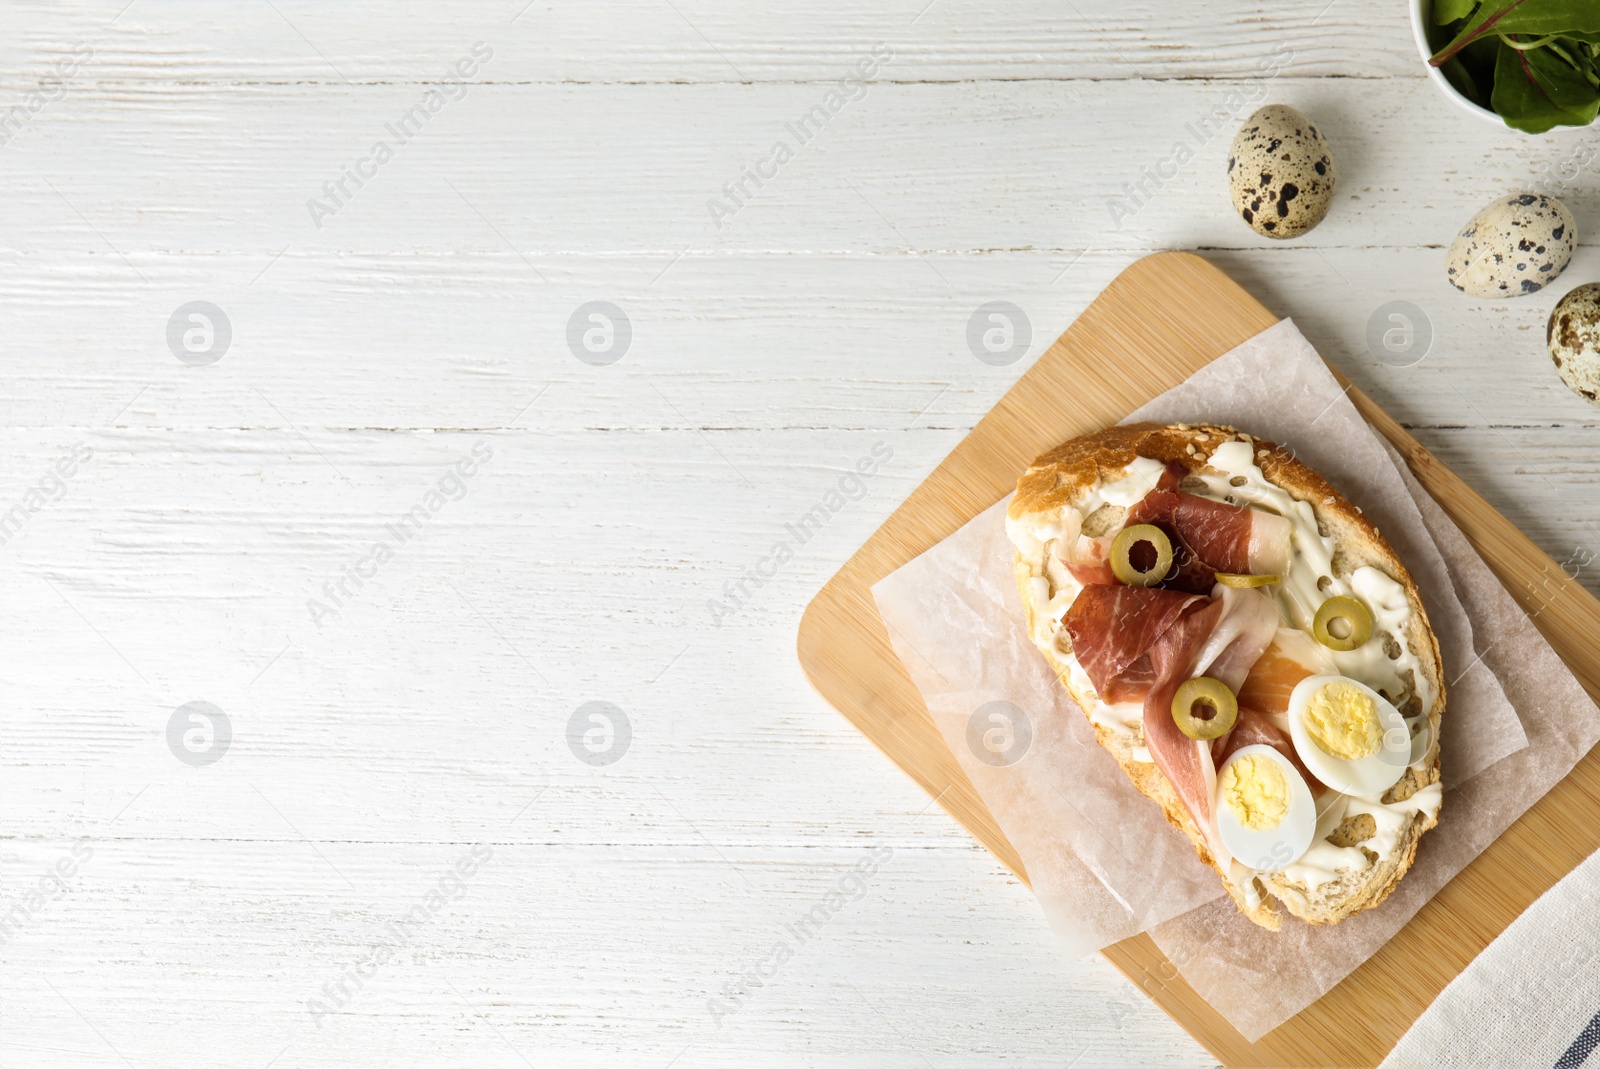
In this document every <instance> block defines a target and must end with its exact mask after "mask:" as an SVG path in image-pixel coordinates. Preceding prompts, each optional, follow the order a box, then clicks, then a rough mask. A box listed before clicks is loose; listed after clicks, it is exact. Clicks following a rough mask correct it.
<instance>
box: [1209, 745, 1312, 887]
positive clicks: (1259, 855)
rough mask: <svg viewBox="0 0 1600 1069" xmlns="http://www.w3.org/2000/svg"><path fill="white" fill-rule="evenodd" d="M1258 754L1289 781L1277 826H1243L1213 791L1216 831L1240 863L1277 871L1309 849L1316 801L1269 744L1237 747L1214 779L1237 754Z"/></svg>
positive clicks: (1219, 793) (1301, 777) (1298, 776)
mask: <svg viewBox="0 0 1600 1069" xmlns="http://www.w3.org/2000/svg"><path fill="white" fill-rule="evenodd" d="M1250 754H1262V755H1264V756H1265V757H1267V758H1270V759H1271V760H1272V761H1273V763H1275V764H1276V765H1277V766H1278V770H1279V771H1280V772H1282V773H1283V778H1284V780H1285V781H1286V782H1287V783H1288V784H1289V808H1288V810H1287V811H1286V812H1285V813H1284V814H1283V819H1282V820H1280V821H1279V822H1278V825H1277V827H1275V828H1268V829H1266V830H1265V831H1257V830H1255V829H1254V828H1247V827H1245V826H1244V825H1243V824H1241V823H1240V822H1239V818H1238V817H1236V816H1234V815H1233V810H1231V809H1229V808H1228V807H1227V806H1226V805H1224V804H1223V803H1222V793H1221V791H1220V790H1219V791H1218V792H1217V799H1216V804H1215V806H1214V808H1215V810H1216V814H1217V834H1218V835H1220V836H1221V838H1222V845H1223V846H1226V847H1227V848H1228V852H1229V853H1231V854H1232V855H1233V856H1234V857H1236V858H1238V859H1239V861H1240V862H1242V863H1243V864H1245V865H1248V866H1250V867H1251V868H1253V869H1257V870H1259V871H1261V872H1277V871H1278V870H1279V869H1282V868H1285V867H1287V866H1289V865H1292V864H1294V863H1295V862H1296V861H1298V860H1300V857H1301V856H1302V855H1303V854H1304V853H1305V852H1306V851H1307V850H1309V849H1311V841H1312V839H1313V838H1314V836H1315V834H1316V830H1317V803H1316V800H1315V799H1313V798H1312V797H1311V788H1310V787H1309V786H1307V785H1306V781H1305V777H1304V776H1302V775H1300V771H1299V770H1298V769H1296V768H1295V767H1294V765H1292V764H1290V763H1289V759H1288V758H1287V757H1284V756H1283V755H1282V754H1281V753H1279V752H1278V751H1277V750H1274V749H1273V748H1272V747H1270V746H1241V747H1240V748H1239V749H1238V750H1237V751H1235V752H1234V753H1233V754H1232V755H1231V756H1230V757H1229V758H1228V759H1227V760H1226V761H1224V762H1223V763H1222V768H1219V769H1217V779H1218V782H1220V781H1221V778H1222V771H1223V769H1226V768H1227V767H1228V766H1229V765H1231V764H1233V763H1234V762H1235V761H1237V760H1239V758H1241V757H1246V756H1249V755H1250Z"/></svg>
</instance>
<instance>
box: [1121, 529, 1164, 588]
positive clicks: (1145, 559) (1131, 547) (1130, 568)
mask: <svg viewBox="0 0 1600 1069" xmlns="http://www.w3.org/2000/svg"><path fill="white" fill-rule="evenodd" d="M1141 564H1146V565H1147V566H1146V567H1143V568H1141V567H1139V565H1141ZM1171 569H1172V540H1171V539H1170V538H1168V537H1167V535H1166V532H1165V531H1163V530H1162V529H1161V528H1159V527H1157V526H1155V525H1154V524H1149V523H1136V524H1134V525H1133V526H1132V527H1124V528H1123V529H1122V530H1120V531H1118V532H1117V537H1115V538H1113V539H1112V540H1111V574H1112V575H1114V576H1116V577H1117V579H1118V581H1120V582H1123V583H1127V584H1128V585H1129V586H1155V585H1156V584H1157V583H1159V582H1161V580H1163V579H1165V578H1166V577H1167V572H1169V571H1170V570H1171Z"/></svg>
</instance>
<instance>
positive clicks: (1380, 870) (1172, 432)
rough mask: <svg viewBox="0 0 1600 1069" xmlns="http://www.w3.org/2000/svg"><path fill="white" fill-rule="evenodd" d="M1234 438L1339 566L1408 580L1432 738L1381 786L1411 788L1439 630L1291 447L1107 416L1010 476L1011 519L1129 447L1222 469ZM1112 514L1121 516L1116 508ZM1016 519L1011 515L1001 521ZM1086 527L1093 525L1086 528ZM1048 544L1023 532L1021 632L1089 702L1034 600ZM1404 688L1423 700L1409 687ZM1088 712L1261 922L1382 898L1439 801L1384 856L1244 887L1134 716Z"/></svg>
mask: <svg viewBox="0 0 1600 1069" xmlns="http://www.w3.org/2000/svg"><path fill="white" fill-rule="evenodd" d="M1230 440H1233V441H1238V440H1245V441H1249V442H1250V443H1251V446H1252V449H1253V451H1254V453H1255V463H1256V465H1257V466H1258V467H1259V468H1260V469H1261V471H1262V473H1263V474H1264V475H1265V476H1266V478H1267V480H1268V481H1269V482H1271V483H1273V484H1275V485H1276V486H1278V487H1281V488H1282V489H1283V490H1286V491H1287V492H1288V493H1289V494H1290V496H1292V497H1293V498H1295V499H1296V500H1299V501H1304V502H1307V503H1308V504H1310V506H1311V508H1312V509H1313V511H1314V513H1315V516H1316V519H1317V522H1318V525H1319V527H1320V528H1321V529H1322V533H1323V534H1324V535H1325V536H1331V537H1332V538H1333V539H1334V540H1335V544H1336V550H1335V553H1334V558H1333V567H1334V572H1335V574H1336V575H1338V576H1341V577H1343V576H1348V575H1350V574H1351V573H1352V572H1354V571H1355V570H1356V569H1357V568H1360V567H1363V566H1372V567H1375V568H1377V569H1378V570H1380V571H1382V572H1384V573H1386V574H1387V575H1388V576H1389V577H1390V578H1391V579H1393V580H1395V581H1396V582H1397V583H1399V584H1400V585H1401V586H1402V587H1403V588H1404V590H1405V595H1406V598H1407V600H1408V601H1409V603H1410V606H1411V614H1410V617H1409V620H1408V621H1407V626H1406V627H1405V628H1404V634H1400V635H1395V636H1393V638H1394V640H1395V641H1398V642H1403V643H1404V644H1405V646H1406V648H1407V649H1409V650H1410V651H1411V652H1412V654H1413V655H1414V656H1415V657H1416V659H1417V663H1418V666H1419V667H1420V670H1421V672H1422V673H1423V674H1424V675H1425V676H1426V679H1427V684H1428V689H1429V690H1431V691H1432V693H1433V694H1435V695H1436V697H1435V698H1434V700H1433V704H1432V706H1431V708H1430V709H1429V711H1428V725H1429V728H1430V744H1429V748H1428V752H1427V754H1426V755H1425V756H1424V758H1423V760H1422V761H1421V762H1419V765H1417V766H1413V767H1412V768H1411V769H1409V770H1408V771H1407V772H1406V774H1405V775H1404V776H1403V777H1402V778H1401V780H1400V782H1399V783H1397V784H1396V785H1395V786H1394V787H1393V788H1391V789H1390V791H1389V792H1388V793H1387V794H1385V795H1384V797H1383V801H1384V802H1385V803H1394V802H1401V801H1404V800H1405V799H1408V798H1410V797H1411V796H1412V795H1413V794H1414V793H1415V792H1417V791H1419V790H1422V789H1424V788H1428V787H1429V786H1430V785H1433V784H1437V783H1438V782H1439V742H1438V740H1439V724H1440V719H1441V716H1442V714H1443V712H1444V705H1445V686H1444V679H1443V674H1442V670H1441V666H1440V660H1439V646H1438V642H1437V641H1436V640H1435V638H1434V636H1433V631H1432V629H1431V628H1430V627H1429V625H1428V618H1427V613H1426V611H1425V610H1424V608H1423V605H1422V600H1421V598H1420V597H1419V595H1418V593H1417V587H1416V583H1415V582H1414V581H1413V580H1412V578H1411V574H1410V572H1408V571H1407V570H1406V567H1405V565H1404V564H1403V563H1402V562H1401V561H1400V559H1399V558H1398V557H1397V556H1396V555H1395V552H1394V549H1393V547H1391V546H1390V545H1389V543H1388V542H1387V541H1385V540H1384V538H1383V536H1382V535H1381V534H1379V533H1378V529H1377V528H1376V527H1375V526H1374V525H1373V524H1372V522H1371V521H1370V520H1368V519H1367V518H1366V517H1365V516H1363V515H1362V514H1361V510H1360V509H1358V508H1356V507H1355V506H1354V505H1352V504H1350V502H1348V501H1346V500H1345V498H1344V497H1343V496H1342V495H1341V494H1340V493H1339V492H1338V491H1337V490H1335V489H1334V488H1333V487H1332V486H1330V485H1328V483H1327V482H1326V481H1325V480H1324V479H1323V478H1322V477H1321V476H1319V475H1317V473H1316V472H1314V471H1312V470H1311V469H1310V468H1308V467H1306V465H1304V464H1302V463H1300V461H1298V460H1297V459H1296V458H1295V456H1294V454H1293V452H1292V451H1291V450H1289V449H1286V448H1283V447H1280V446H1277V445H1275V444H1273V443H1272V442H1268V441H1264V440H1261V439H1255V438H1252V437H1250V436H1249V435H1245V434H1241V433H1240V432H1238V431H1236V430H1235V429H1234V428H1232V427H1224V426H1217V425H1213V424H1182V423H1179V424H1172V425H1160V424H1153V423H1145V424H1134V425H1130V426H1121V427H1111V428H1108V429H1106V430H1103V431H1100V432H1098V433H1096V434H1090V435H1085V436H1084V437H1081V438H1074V439H1073V440H1071V441H1069V442H1065V443H1063V444H1062V445H1059V446H1057V447H1056V448H1055V449H1052V450H1051V451H1050V452H1048V453H1046V454H1044V455H1043V456H1041V457H1039V458H1038V459H1037V460H1035V461H1034V462H1033V464H1032V466H1031V467H1029V468H1028V470H1027V471H1026V472H1025V473H1023V475H1022V477H1021V479H1019V480H1018V482H1017V492H1016V496H1015V497H1014V498H1013V499H1012V501H1011V504H1010V506H1009V508H1008V510H1007V516H1008V519H1009V520H1011V521H1026V520H1027V519H1028V517H1030V516H1031V515H1034V514H1049V515H1059V514H1060V510H1061V508H1062V507H1063V506H1074V507H1076V506H1077V505H1078V504H1080V503H1082V502H1083V501H1084V500H1085V498H1087V497H1088V495H1089V494H1090V492H1091V491H1092V490H1093V489H1094V488H1095V487H1096V486H1097V485H1099V484H1100V483H1101V482H1102V481H1109V480H1112V479H1115V478H1117V477H1118V476H1120V475H1122V474H1123V473H1124V471H1125V469H1126V468H1127V467H1128V465H1129V464H1130V463H1132V461H1133V460H1134V458H1135V457H1136V456H1138V457H1148V458H1151V459H1154V460H1159V461H1162V462H1171V461H1177V462H1178V463H1180V464H1182V465H1184V466H1185V467H1187V468H1188V469H1189V470H1190V471H1191V472H1196V473H1199V472H1202V471H1210V472H1212V473H1213V474H1220V473H1217V472H1215V469H1209V468H1208V465H1207V460H1208V458H1209V457H1210V455H1211V454H1212V452H1213V451H1214V450H1215V449H1216V448H1217V447H1218V446H1220V445H1222V444H1223V443H1225V442H1227V441H1230ZM1091 519H1092V518H1091ZM1116 522H1118V523H1120V519H1117V520H1116ZM1011 526H1012V525H1011V524H1010V523H1008V527H1011ZM1086 533H1089V534H1098V533H1100V532H1098V531H1094V530H1087V531H1086ZM1034 545H1035V546H1037V545H1038V543H1034ZM1051 548H1052V545H1051V544H1049V543H1046V544H1044V546H1043V559H1032V560H1030V559H1029V556H1030V555H1029V554H1028V553H1025V552H1024V551H1023V549H1022V548H1021V543H1020V542H1019V549H1018V552H1017V557H1016V574H1017V583H1018V586H1019V588H1020V590H1021V593H1022V601H1023V605H1024V606H1025V608H1026V612H1027V615H1028V620H1027V623H1028V633H1029V634H1030V635H1032V636H1034V641H1035V643H1036V644H1037V645H1038V646H1039V648H1040V650H1041V651H1042V652H1043V653H1044V655H1045V657H1046V658H1047V659H1048V660H1049V661H1050V664H1051V667H1052V668H1054V669H1055V672H1056V674H1057V675H1058V676H1059V677H1060V679H1061V682H1062V683H1063V684H1064V685H1065V686H1066V687H1067V690H1068V691H1069V692H1070V693H1071V694H1072V697H1073V699H1074V700H1075V701H1076V702H1077V704H1078V705H1079V707H1080V708H1082V709H1084V710H1085V711H1086V714H1087V710H1089V709H1091V708H1094V707H1095V704H1096V703H1097V702H1098V696H1097V695H1096V694H1095V693H1094V691H1093V688H1092V686H1091V685H1090V684H1089V682H1088V678H1087V676H1086V675H1085V674H1084V673H1083V671H1082V669H1081V668H1077V666H1076V660H1075V658H1074V657H1073V655H1072V651H1071V640H1070V638H1069V637H1068V636H1067V635H1066V633H1065V632H1064V631H1055V632H1053V633H1046V632H1048V631H1050V629H1049V628H1043V629H1042V628H1041V627H1040V626H1038V625H1039V624H1040V623H1041V620H1040V619H1039V614H1040V612H1041V609H1042V606H1040V605H1037V604H1035V602H1034V596H1035V595H1034V590H1035V588H1036V584H1035V582H1034V580H1036V579H1038V578H1040V577H1041V576H1042V577H1045V578H1046V579H1047V580H1049V578H1050V577H1049V574H1048V573H1049V571H1050V569H1049V568H1047V567H1046V566H1045V564H1044V559H1048V555H1049V553H1050V551H1051ZM1033 555H1034V556H1035V557H1036V558H1037V557H1038V556H1039V555H1038V554H1037V553H1035V554H1033ZM1049 592H1050V594H1051V596H1054V595H1055V594H1056V592H1057V586H1056V583H1055V582H1054V581H1050V582H1049ZM1379 640H1380V638H1379V636H1378V635H1374V637H1373V639H1372V640H1371V641H1379ZM1075 669H1076V671H1075ZM1410 700H1411V701H1418V699H1416V698H1415V696H1414V695H1413V697H1412V698H1411V699H1410ZM1395 704H1396V705H1401V704H1402V701H1401V700H1396V703H1395ZM1407 704H1409V702H1407ZM1419 704H1420V702H1419ZM1402 711H1405V710H1404V709H1402ZM1090 722H1091V724H1094V729H1095V735H1096V737H1097V738H1098V739H1099V740H1100V744H1101V745H1102V746H1104V747H1105V748H1106V749H1107V750H1109V751H1110V752H1111V753H1112V755H1113V756H1115V757H1116V759H1117V762H1118V763H1119V764H1120V765H1121V766H1122V769H1123V771H1124V772H1125V773H1127V776H1128V778H1129V779H1130V780H1131V781H1132V782H1133V785H1134V786H1135V787H1137V788H1138V789H1139V790H1140V792H1141V793H1143V794H1144V795H1146V796H1147V797H1149V798H1150V799H1152V800H1153V801H1155V802H1156V803H1157V804H1158V805H1160V806H1161V809H1162V812H1163V813H1164V814H1165V815H1166V818H1167V821H1168V822H1169V823H1170V824H1171V825H1172V826H1173V827H1175V828H1177V829H1178V830H1179V831H1181V832H1183V833H1184V834H1185V835H1187V836H1188V837H1189V839H1190V841H1191V842H1192V843H1193V844H1194V848H1195V852H1196V853H1197V854H1198V855H1199V857H1200V860H1201V861H1203V862H1205V863H1206V864H1208V865H1210V866H1211V867H1212V868H1213V869H1215V870H1216V871H1217V873H1218V875H1220V876H1222V878H1223V880H1222V882H1223V886H1224V887H1225V888H1227V890H1228V893H1229V895H1230V896H1231V897H1232V898H1233V900H1234V902H1235V904H1236V905H1237V906H1238V907H1239V909H1240V911H1241V912H1243V913H1244V914H1245V915H1246V916H1247V917H1249V918H1250V919H1251V920H1252V921H1254V922H1255V923H1257V924H1259V925H1261V926H1263V927H1266V928H1271V929H1277V928H1278V927H1279V925H1280V924H1281V916H1280V914H1279V913H1278V911H1277V910H1276V909H1275V908H1274V906H1273V904H1272V900H1273V899H1274V898H1275V899H1276V900H1277V901H1278V902H1279V903H1281V904H1282V905H1283V906H1284V907H1285V908H1287V909H1288V911H1289V912H1290V913H1292V914H1293V915H1295V916H1297V917H1299V918H1300V919H1302V920H1304V921H1306V922H1308V923H1311V924H1332V923H1335V922H1337V921H1340V920H1343V919H1344V918H1345V917H1348V916H1350V915H1351V914H1354V913H1358V912H1360V911H1362V910H1365V909H1371V908H1372V907H1374V906H1376V905H1378V904H1379V903H1380V902H1382V901H1383V900H1384V899H1385V898H1386V897H1388V895H1389V893H1390V891H1392V890H1393V889H1394V887H1395V885H1396V884H1398V883H1399V881H1400V878H1401V877H1402V876H1404V875H1405V873H1406V870H1407V869H1409V868H1410V867H1411V863H1412V860H1413V859H1414V858H1415V857H1416V850H1417V841H1418V839H1419V838H1420V837H1421V835H1422V833H1423V832H1425V831H1427V830H1428V829H1429V828H1432V827H1434V826H1435V825H1436V824H1437V822H1438V815H1437V814H1438V806H1437V802H1436V801H1434V796H1435V795H1437V794H1438V792H1439V788H1434V789H1433V790H1432V791H1431V792H1430V793H1429V794H1427V795H1426V796H1425V798H1426V799H1428V800H1429V801H1431V802H1432V804H1431V807H1430V806H1428V805H1424V806H1422V807H1421V808H1417V809H1413V810H1411V811H1410V812H1409V815H1408V816H1407V818H1406V821H1405V823H1404V824H1403V825H1402V826H1401V827H1400V829H1399V832H1398V837H1397V839H1396V842H1395V846H1394V848H1393V849H1392V850H1390V851H1389V856H1388V857H1387V858H1384V859H1382V860H1379V859H1378V858H1379V855H1378V854H1377V853H1374V852H1373V851H1372V850H1370V849H1368V850H1362V853H1363V854H1364V855H1365V857H1366V860H1367V865H1366V866H1365V867H1351V868H1349V869H1347V870H1346V869H1340V870H1336V876H1335V878H1334V879H1332V880H1330V881H1328V882H1324V883H1321V884H1320V885H1319V886H1316V887H1312V886H1310V885H1309V884H1307V883H1297V882H1295V881H1294V880H1292V879H1290V878H1289V877H1288V876H1287V875H1286V874H1285V873H1261V874H1259V875H1258V876H1256V877H1255V878H1254V879H1250V880H1248V881H1247V883H1246V885H1245V886H1242V887H1241V886H1238V885H1236V884H1235V883H1234V881H1233V880H1232V879H1230V878H1229V874H1228V873H1226V872H1224V871H1223V870H1222V868H1221V867H1220V866H1219V864H1218V862H1217V859H1215V858H1214V857H1213V856H1212V854H1211V851H1210V849H1209V848H1208V847H1207V845H1206V837H1205V835H1204V834H1203V833H1202V832H1201V830H1200V829H1199V828H1198V827H1197V826H1196V825H1195V822H1194V819H1193V818H1192V817H1191V816H1190V815H1189V812H1188V809H1187V807H1185V806H1184V804H1183V802H1182V801H1181V800H1180V799H1179V798H1178V796H1177V794H1176V792H1175V791H1174V790H1173V788H1172V786H1171V784H1170V783H1169V782H1168V781H1167V778H1166V777H1165V776H1164V775H1162V773H1161V772H1160V771H1159V770H1158V769H1157V767H1156V766H1155V765H1154V764H1153V763H1151V762H1150V761H1149V760H1148V759H1146V760H1138V759H1136V757H1135V753H1136V751H1138V750H1139V749H1140V748H1141V747H1142V745H1143V734H1142V730H1141V729H1140V727H1139V725H1137V724H1135V725H1134V729H1133V731H1132V732H1131V733H1126V732H1118V731H1114V730H1111V729H1109V728H1108V727H1106V726H1104V725H1102V724H1095V723H1094V720H1093V718H1091V721H1090ZM1430 810H1431V811H1430ZM1375 830H1376V825H1375V821H1374V818H1373V817H1372V816H1371V815H1360V816H1354V817H1350V818H1347V819H1346V820H1344V821H1343V823H1341V824H1340V825H1339V827H1338V828H1337V829H1335V830H1334V831H1333V832H1332V833H1331V834H1329V835H1327V836H1326V838H1327V840H1328V841H1329V842H1331V843H1333V844H1334V845H1336V846H1341V847H1354V848H1356V849H1361V846H1360V844H1361V843H1362V842H1365V841H1367V840H1368V839H1370V838H1371V836H1372V835H1373V834H1374V832H1375ZM1252 871H1253V870H1252ZM1263 892H1264V893H1263Z"/></svg>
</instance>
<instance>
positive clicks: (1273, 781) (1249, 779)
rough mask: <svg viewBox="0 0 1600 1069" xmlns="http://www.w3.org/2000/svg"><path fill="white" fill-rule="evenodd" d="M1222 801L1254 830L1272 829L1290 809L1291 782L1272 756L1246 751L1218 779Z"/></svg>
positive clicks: (1281, 821) (1243, 822)
mask: <svg viewBox="0 0 1600 1069" xmlns="http://www.w3.org/2000/svg"><path fill="white" fill-rule="evenodd" d="M1217 786H1218V787H1219V788H1220V791H1221V795H1222V804H1223V805H1225V806H1227V807H1228V809H1229V811H1230V812H1232V813H1233V815H1234V816H1235V817H1237V818H1238V819H1239V823H1240V824H1242V825H1244V826H1245V827H1247V828H1249V829H1250V830H1251V831H1269V830H1271V829H1272V828H1276V827H1277V826H1278V825H1279V824H1281V823H1283V818H1284V815H1285V814H1286V813H1288V812H1289V781H1288V780H1287V779H1285V778H1284V775H1283V769H1281V768H1279V767H1278V763H1277V762H1276V761H1274V760H1272V759H1271V758H1270V757H1265V756H1263V755H1262V754H1255V753H1250V754H1245V755H1244V756H1243V757H1241V758H1239V759H1238V760H1237V761H1234V762H1232V763H1230V764H1229V765H1228V767H1226V768H1224V769H1223V770H1222V776H1221V777H1220V778H1219V779H1218V780H1217Z"/></svg>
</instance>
